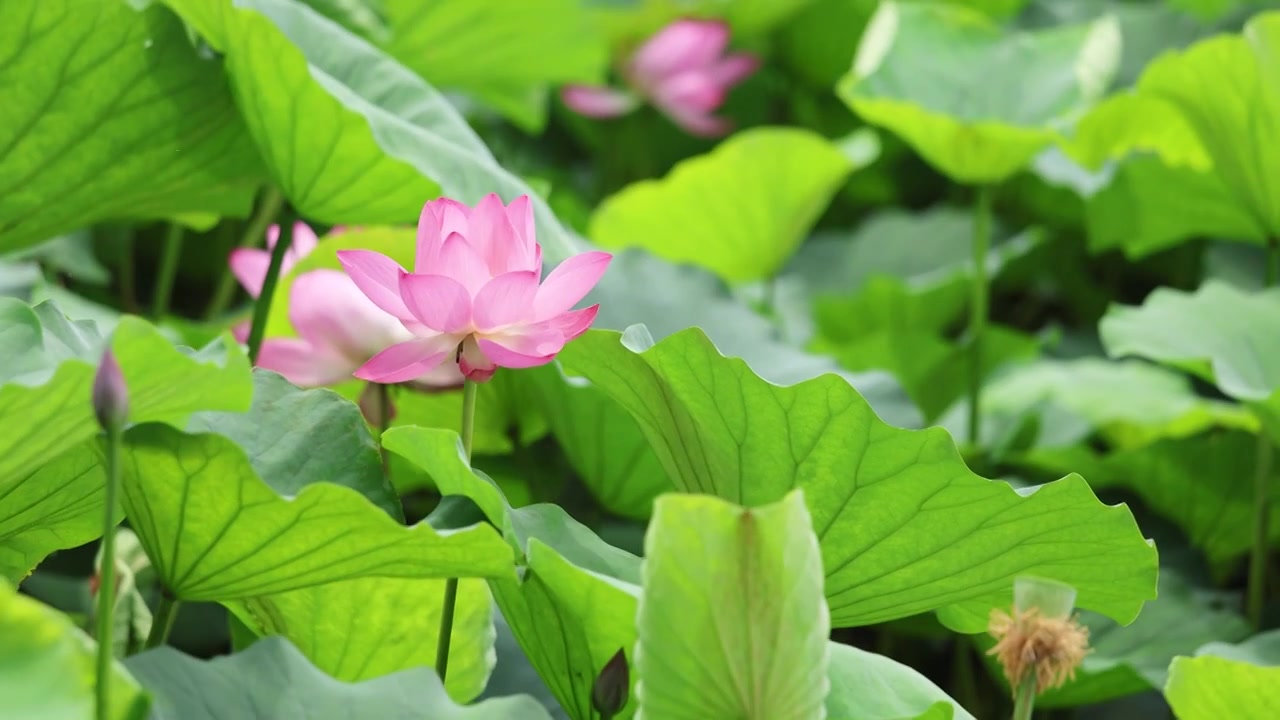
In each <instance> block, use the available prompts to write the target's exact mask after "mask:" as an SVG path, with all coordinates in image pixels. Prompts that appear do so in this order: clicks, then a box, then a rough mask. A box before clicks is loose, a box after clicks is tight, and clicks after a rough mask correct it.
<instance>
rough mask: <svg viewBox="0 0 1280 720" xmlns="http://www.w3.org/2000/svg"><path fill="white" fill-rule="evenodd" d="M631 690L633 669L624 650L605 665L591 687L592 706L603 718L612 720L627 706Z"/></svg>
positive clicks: (619, 651)
mask: <svg viewBox="0 0 1280 720" xmlns="http://www.w3.org/2000/svg"><path fill="white" fill-rule="evenodd" d="M630 689H631V669H630V668H629V667H628V666H627V655H626V653H625V652H624V651H623V650H618V652H617V653H615V654H614V656H613V657H611V658H609V662H607V663H605V664H604V669H603V670H601V671H600V674H599V675H597V676H596V682H595V684H594V685H592V686H591V706H592V707H594V708H595V710H596V712H598V713H600V716H601V717H603V718H611V717H613V716H614V715H617V714H618V713H619V712H621V710H622V708H623V707H625V706H626V704H627V693H628V691H629V690H630Z"/></svg>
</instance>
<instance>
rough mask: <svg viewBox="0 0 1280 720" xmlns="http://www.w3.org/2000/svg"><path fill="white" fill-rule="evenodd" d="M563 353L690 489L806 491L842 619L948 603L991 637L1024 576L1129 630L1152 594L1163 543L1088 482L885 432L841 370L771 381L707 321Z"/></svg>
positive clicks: (743, 495)
mask: <svg viewBox="0 0 1280 720" xmlns="http://www.w3.org/2000/svg"><path fill="white" fill-rule="evenodd" d="M637 331H638V332H637ZM561 361H562V362H563V363H564V364H565V367H566V368H567V369H568V370H569V371H571V372H573V373H575V374H581V375H584V376H585V377H587V378H588V379H589V380H591V381H592V382H593V383H595V385H596V386H597V387H599V388H600V389H601V390H603V391H604V392H606V393H607V394H609V395H610V396H611V397H613V398H614V399H615V400H616V401H617V402H619V403H620V404H621V405H622V406H623V407H625V408H626V409H627V410H628V411H629V412H630V413H631V414H632V416H633V417H635V418H636V420H637V422H639V424H640V426H641V428H642V429H643V430H644V432H645V435H646V436H647V437H648V438H649V442H650V444H651V445H652V446H653V448H654V451H655V452H656V453H657V455H658V458H659V460H661V461H662V464H663V466H664V467H665V468H666V469H667V473H668V474H669V475H670V476H671V478H672V480H673V482H674V483H675V485H676V487H677V488H678V489H680V490H682V491H685V492H701V493H710V494H714V495H718V496H720V497H722V498H725V499H728V500H732V501H734V502H738V503H740V504H743V505H747V506H754V505H760V504H764V503H769V502H774V501H776V500H778V499H780V498H781V497H783V496H784V495H786V493H787V492H789V491H790V490H792V489H793V488H796V487H799V488H802V489H803V490H804V491H805V499H806V501H807V502H808V503H809V508H810V512H811V513H812V515H813V518H814V523H813V524H814V528H815V529H816V531H817V533H818V537H819V540H820V542H821V544H822V550H823V560H824V563H825V567H826V573H827V584H826V594H827V601H828V604H829V605H830V607H831V613H832V624H833V625H835V626H837V627H842V626H849V625H862V624H868V623H873V622H879V621H883V620H888V619H892V618H898V617H906V616H909V615H912V614H916V613H919V612H924V611H927V610H934V609H940V608H945V609H947V612H946V613H944V617H945V618H946V620H947V621H948V622H949V623H950V624H952V625H953V626H955V627H956V628H957V629H960V630H962V631H966V632H978V631H981V630H982V629H983V628H985V625H986V613H987V611H988V610H989V609H990V608H992V607H996V606H1002V605H1004V604H1006V603H1007V599H1008V597H1009V593H1010V592H1011V588H1012V584H1013V578H1014V577H1015V576H1016V575H1019V574H1034V575H1038V576H1042V577H1048V578H1053V579H1058V580H1061V581H1063V582H1067V583H1070V584H1071V585H1072V586H1074V587H1075V588H1077V589H1078V591H1079V604H1080V605H1081V606H1082V607H1086V608H1089V609H1093V610H1096V611H1098V612H1101V613H1103V614H1106V615H1108V616H1110V617H1113V618H1115V619H1116V620H1118V621H1120V622H1124V623H1127V622H1129V621H1131V620H1132V619H1133V618H1134V617H1135V616H1136V615H1137V612H1138V610H1139V609H1140V608H1141V606H1142V603H1143V601H1144V600H1147V599H1150V598H1151V597H1153V594H1154V591H1155V573H1156V556H1155V550H1154V548H1153V547H1152V546H1151V545H1150V544H1149V543H1148V542H1146V541H1144V540H1143V538H1142V536H1141V534H1140V533H1139V532H1138V529H1137V526H1136V524H1135V523H1134V520H1133V517H1132V515H1130V513H1129V511H1128V510H1127V508H1124V507H1123V506H1119V507H1107V506H1104V505H1102V504H1101V503H1100V502H1098V500H1097V498H1096V497H1094V495H1093V493H1092V491H1091V490H1090V489H1089V486H1088V485H1087V484H1086V483H1085V482H1084V480H1083V479H1082V478H1080V477H1079V476H1074V475H1073V476H1069V477H1066V478H1063V479H1062V480H1059V481H1056V482H1053V483H1049V484H1047V485H1043V486H1040V487H1038V488H1036V490H1035V492H1033V493H1030V494H1028V495H1025V496H1024V495H1020V494H1019V493H1017V492H1015V491H1014V490H1013V489H1012V488H1011V487H1009V486H1008V485H1006V484H1004V483H1000V482H993V481H990V480H985V479H983V478H981V477H978V476H977V475H974V474H973V473H972V472H970V471H969V470H968V469H967V468H966V467H965V465H964V463H963V461H962V460H961V459H960V457H959V454H958V453H957V452H956V449H955V445H954V444H953V443H952V441H951V438H950V437H949V436H948V435H947V434H946V433H945V432H944V431H942V430H939V429H936V428H935V429H930V430H925V431H919V432H915V431H906V430H900V429H898V428H893V427H890V426H888V425H886V424H885V423H883V422H882V421H881V420H880V419H879V418H877V417H876V416H875V414H874V413H873V412H872V411H871V409H870V408H869V407H868V406H867V404H866V402H865V401H864V400H863V399H862V398H861V397H860V396H859V395H858V394H857V393H856V392H855V391H854V390H853V388H851V387H850V386H849V385H848V383H846V382H845V381H844V380H842V379H840V378H838V377H831V376H823V377H819V378H815V379H813V380H809V381H806V382H802V383H800V384H798V385H792V386H787V387H780V386H776V385H772V384H770V383H768V382H765V381H763V380H761V379H760V378H759V377H757V376H755V375H754V374H752V373H751V372H750V370H748V368H747V367H746V366H745V364H744V363H742V361H740V360H736V359H729V358H726V357H724V356H723V355H721V354H720V353H719V351H717V349H716V348H715V346H714V345H712V344H711V343H710V342H709V341H708V340H707V338H706V336H705V335H703V334H702V333H701V332H700V331H698V330H697V329H696V328H694V329H690V330H687V331H684V332H681V333H677V334H676V335H673V336H671V337H669V338H667V339H666V340H664V341H662V342H660V343H658V344H656V345H650V344H649V342H648V338H647V337H645V335H644V332H643V329H641V328H637V329H636V330H633V331H631V332H629V333H628V335H626V336H619V335H618V334H617V333H614V332H609V331H591V332H588V333H587V334H586V335H584V336H582V337H581V338H579V339H578V340H577V341H575V342H574V343H573V344H571V345H570V346H569V347H567V348H566V349H565V351H564V352H563V353H562V354H561Z"/></svg>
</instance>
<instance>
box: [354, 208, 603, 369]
mask: <svg viewBox="0 0 1280 720" xmlns="http://www.w3.org/2000/svg"><path fill="white" fill-rule="evenodd" d="M612 258H613V256H612V255H610V254H609V253H606V252H598V251H597V252H588V253H582V254H581V255H575V256H573V257H571V258H569V259H568V260H565V261H564V262H562V263H560V265H559V266H558V267H556V269H555V270H553V271H551V273H550V274H548V275H547V277H546V280H545V281H543V282H542V283H541V284H539V278H540V277H541V275H542V248H541V247H540V246H539V245H538V242H537V238H536V237H535V230H534V222H533V207H532V206H531V205H530V202H529V197H528V196H527V195H522V196H520V197H518V198H516V199H515V200H513V201H512V202H511V204H510V205H509V206H504V205H503V204H502V200H501V199H500V198H499V197H498V196H497V195H494V194H492V193H491V194H489V195H487V196H485V197H484V198H483V199H482V200H481V201H480V202H479V203H477V204H476V206H475V207H474V208H471V207H468V206H466V205H463V204H462V203H460V202H457V201H456V200H450V199H448V198H440V199H438V200H432V201H431V202H429V203H427V204H426V206H425V207H424V208H423V209H422V216H421V218H420V219H419V221H418V248H417V258H416V261H415V265H414V272H412V273H410V272H407V271H406V270H405V269H404V268H402V267H400V265H399V264H398V263H396V261H394V260H392V259H391V258H389V257H387V256H385V255H382V254H380V253H376V252H373V251H370V250H342V251H339V252H338V259H339V260H340V261H341V262H342V265H343V267H345V268H346V270H347V275H349V276H350V277H351V279H352V280H353V281H354V282H355V284H356V286H358V287H359V288H360V291H361V292H363V293H364V294H365V296H367V297H368V298H369V300H370V301H372V302H373V303H374V304H375V305H377V306H378V307H379V308H382V310H383V311H384V312H386V313H389V314H390V315H392V316H394V317H395V318H397V319H398V320H399V321H400V323H401V324H402V325H403V327H405V328H407V329H408V330H409V331H410V332H411V333H412V334H413V336H414V337H413V339H411V340H406V341H404V342H399V343H396V344H394V345H391V346H390V347H387V348H386V349H385V350H383V351H382V352H380V353H378V354H377V355H375V356H374V357H373V358H372V359H371V360H369V362H367V363H365V364H364V366H363V367H361V368H360V369H359V370H357V371H356V373H355V376H356V377H358V378H360V379H362V380H369V381H371V382H379V383H398V382H405V381H407V380H412V379H414V378H419V377H422V376H423V374H424V373H430V372H432V371H438V370H439V369H440V368H448V367H451V366H455V365H456V367H458V368H459V369H461V371H462V374H463V375H465V376H466V377H467V378H469V379H470V380H472V381H474V382H485V381H487V380H488V379H489V378H490V377H492V376H493V373H494V372H495V371H497V369H498V368H499V367H506V368H527V367H535V366H538V365H545V364H547V363H549V362H551V361H552V360H553V359H554V358H555V356H556V353H559V352H560V350H561V349H562V348H564V345H565V343H567V342H569V341H570V340H572V339H574V338H576V337H578V336H579V335H581V334H582V333H584V332H586V331H587V328H589V327H590V326H591V322H592V321H593V320H595V317H596V312H597V311H598V310H599V306H598V305H593V306H591V307H588V308H583V309H581V310H572V309H571V308H572V307H573V306H574V305H575V304H577V302H578V301H579V300H581V299H582V298H584V297H586V295H587V293H588V292H590V291H591V288H593V287H595V284H596V283H597V282H598V281H599V280H600V277H601V276H602V275H603V274H604V271H605V269H606V268H607V267H608V266H609V261H610V260H611V259H612Z"/></svg>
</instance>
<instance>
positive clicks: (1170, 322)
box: [1098, 281, 1280, 401]
mask: <svg viewBox="0 0 1280 720" xmlns="http://www.w3.org/2000/svg"><path fill="white" fill-rule="evenodd" d="M1098 331H1099V333H1100V334H1101V335H1102V343H1103V345H1105V346H1106V349H1107V353H1108V354H1109V355H1111V356H1113V357H1121V356H1125V355H1136V356H1139V357H1145V358H1148V359H1151V360H1156V361H1158V362H1162V363H1165V364H1168V365H1173V366H1175V367H1179V368H1182V369H1184V370H1187V371H1189V372H1192V373H1194V374H1196V375H1199V376H1200V377H1203V378H1204V379H1206V380H1209V381H1211V382H1214V383H1216V384H1217V386H1218V388H1219V389H1221V390H1222V392H1224V393H1226V394H1227V395H1229V396H1231V397H1233V398H1235V399H1237V400H1245V401H1263V400H1267V399H1268V398H1270V397H1271V396H1272V394H1273V393H1274V392H1275V391H1276V390H1277V389H1280V290H1267V291H1264V292H1258V293H1249V292H1246V291H1243V290H1239V289H1237V288H1234V287H1232V286H1230V285H1227V284H1225V283H1221V282H1218V281H1209V282H1206V283H1204V284H1203V285H1201V286H1200V287H1199V288H1198V289H1196V291H1195V292H1191V293H1187V292H1183V291H1180V290H1174V289H1171V288H1158V289H1157V290H1156V291H1155V292H1153V293H1151V294H1150V295H1149V296H1147V299H1146V301H1145V302H1143V304H1142V305H1141V306H1140V307H1126V306H1121V305H1113V306H1112V307H1111V308H1110V309H1109V310H1108V311H1107V315H1106V317H1104V318H1103V319H1102V323H1101V324H1100V325H1099V328H1098Z"/></svg>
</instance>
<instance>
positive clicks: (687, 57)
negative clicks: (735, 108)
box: [560, 20, 760, 137]
mask: <svg viewBox="0 0 1280 720" xmlns="http://www.w3.org/2000/svg"><path fill="white" fill-rule="evenodd" d="M728 44H729V26H728V25H726V24H724V23H723V22H720V21H715V20H677V21H675V22H673V23H671V24H670V25H667V26H666V27H665V28H663V29H662V30H661V31H659V32H658V34H656V35H654V36H653V37H651V38H649V40H648V41H647V42H645V44H644V45H641V46H640V48H639V49H638V50H636V52H635V54H633V55H632V56H631V59H630V61H628V62H627V65H626V67H625V68H624V69H623V72H622V75H623V78H624V79H625V80H626V82H627V84H628V85H630V86H631V88H632V89H633V90H634V92H635V93H638V95H639V97H637V95H636V94H633V93H631V92H627V91H624V90H615V89H612V88H601V87H590V86H586V85H570V86H567V87H565V88H563V89H562V90H561V92H560V96H561V98H562V99H563V100H564V103H565V105H568V106H569V107H570V108H572V109H573V110H575V111H577V112H579V113H581V114H583V115H586V116H588V117H596V118H609V117H617V116H619V115H625V114H627V113H629V112H631V111H632V110H634V109H635V108H636V107H637V106H638V105H639V104H640V98H641V97H643V98H646V99H648V100H649V101H650V102H652V103H653V104H654V105H655V106H656V107H657V108H658V109H659V110H661V111H662V112H663V113H665V114H666V115H667V117H669V118H671V120H672V121H673V122H675V123H676V124H677V125H679V126H680V127H682V128H684V129H685V131H687V132H689V133H690V134H692V135H698V136H701V137H716V136H719V135H724V134H725V133H727V132H728V131H729V130H730V129H731V128H732V124H731V123H730V122H729V121H728V120H725V119H724V118H718V117H713V116H712V115H711V113H713V112H715V111H716V110H718V109H719V108H720V106H721V105H723V104H724V100H725V96H726V95H727V94H728V91H729V89H730V88H732V87H733V86H734V85H737V84H738V83H739V82H742V80H744V79H746V78H747V76H749V75H751V73H753V72H755V71H756V68H757V67H759V65H760V63H759V61H758V60H757V59H756V58H755V57H754V56H752V55H747V54H731V55H725V54H724V50H725V47H726V46H727V45H728Z"/></svg>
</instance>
